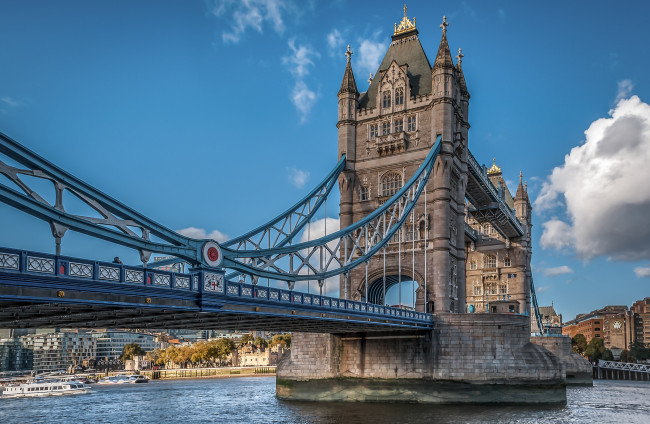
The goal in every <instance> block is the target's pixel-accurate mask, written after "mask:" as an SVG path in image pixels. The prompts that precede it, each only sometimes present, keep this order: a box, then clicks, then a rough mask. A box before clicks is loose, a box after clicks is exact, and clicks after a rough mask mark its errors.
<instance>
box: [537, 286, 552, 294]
mask: <svg viewBox="0 0 650 424" xmlns="http://www.w3.org/2000/svg"><path fill="white" fill-rule="evenodd" d="M549 288H550V287H549V286H542V287H537V290H536V291H537V293H544V292H545V291H548V289H549Z"/></svg>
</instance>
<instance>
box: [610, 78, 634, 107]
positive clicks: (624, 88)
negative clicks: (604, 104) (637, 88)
mask: <svg viewBox="0 0 650 424" xmlns="http://www.w3.org/2000/svg"><path fill="white" fill-rule="evenodd" d="M633 88H634V84H632V81H631V80H629V79H624V80H622V81H619V82H618V91H617V92H616V99H615V100H614V102H615V103H618V102H619V101H621V100H623V99H626V98H628V97H629V96H630V93H632V89H633Z"/></svg>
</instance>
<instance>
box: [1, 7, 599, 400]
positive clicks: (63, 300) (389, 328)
mask: <svg viewBox="0 0 650 424" xmlns="http://www.w3.org/2000/svg"><path fill="white" fill-rule="evenodd" d="M448 25H449V23H448V22H447V20H446V18H444V19H443V22H442V24H441V25H440V27H441V29H442V38H441V41H440V45H439V47H438V50H437V54H436V56H435V60H434V62H433V65H431V63H430V62H429V59H428V57H427V55H426V53H425V52H424V48H423V46H422V44H421V43H420V40H419V38H418V31H417V29H416V27H415V19H412V20H411V19H409V18H408V17H407V16H406V8H405V12H404V18H403V19H402V21H401V22H400V24H399V25H397V24H396V25H395V32H394V34H393V36H392V42H391V44H390V46H389V48H388V51H387V52H386V54H385V56H384V58H383V60H382V62H381V64H380V66H379V69H378V71H377V72H376V74H375V77H374V78H371V80H370V85H369V87H368V89H367V90H366V91H365V92H362V93H360V92H359V91H358V88H357V85H356V80H355V76H354V72H353V65H352V64H353V61H352V56H353V52H352V50H351V49H350V48H349V46H348V49H347V52H346V56H347V63H346V67H345V70H344V74H343V80H342V83H341V88H340V90H339V92H338V123H337V128H338V157H339V161H338V163H337V164H336V166H335V167H334V168H333V169H332V171H331V172H330V173H329V174H328V175H327V176H326V177H325V178H324V179H323V180H322V181H321V182H320V183H319V184H318V185H317V186H316V187H315V188H314V189H313V190H312V191H311V192H309V193H308V194H307V195H306V196H305V197H304V198H302V199H300V200H299V201H298V202H297V203H296V204H294V205H293V206H291V207H290V208H288V209H287V210H286V211H285V212H284V213H282V214H280V215H279V216H277V217H275V218H273V219H271V220H269V221H268V222H267V223H265V224H263V225H261V226H259V227H256V228H254V229H253V230H251V231H249V232H248V233H246V234H244V235H242V236H240V237H237V238H234V239H232V240H230V241H228V242H225V243H217V242H216V241H214V240H200V239H194V238H190V237H186V236H183V235H181V234H178V233H176V232H175V231H172V230H170V229H168V228H166V227H165V226H163V225H161V224H159V223H157V222H155V221H153V220H152V219H150V218H148V217H146V216H144V215H143V214H141V213H139V212H137V211H135V210H133V209H131V208H130V207H128V206H126V205H124V204H123V203H121V202H119V201H118V200H116V199H114V198H113V197H110V196H109V195H107V194H105V193H103V192H101V191H100V190H98V189H96V188H94V187H92V186H90V185H89V184H87V183H85V182H84V181H83V180H81V179H79V178H77V177H74V176H72V175H70V174H69V173H67V172H66V171H64V170H62V169H60V168H59V167H57V166H56V165H54V164H53V163H51V162H49V161H48V160H46V159H45V158H42V157H41V156H39V155H38V154H36V153H34V152H32V151H30V150H29V149H28V148H27V147H25V146H23V145H21V144H20V143H18V142H16V141H15V140H12V139H11V138H10V137H8V136H6V135H4V134H1V133H0V174H2V175H3V176H4V177H6V179H4V180H3V181H0V201H2V202H4V203H6V204H8V205H10V206H13V207H15V208H17V209H19V210H20V211H22V212H24V213H27V214H30V215H32V216H34V217H36V218H38V219H41V220H44V221H46V222H48V223H49V224H50V229H51V232H52V235H53V237H54V240H55V245H56V252H55V254H54V255H50V254H45V253H38V252H30V251H23V250H16V249H12V248H11V247H2V248H0V327H3V326H6V327H44V326H46V327H51V326H90V327H92V326H115V327H134V328H160V327H164V328H172V327H177V328H214V327H221V328H226V327H227V328H233V329H257V330H284V331H293V332H295V333H294V343H293V346H292V353H291V356H290V357H289V358H287V359H285V360H284V361H283V362H282V364H281V366H280V367H279V370H278V383H277V394H278V396H279V397H283V398H291V399H305V400H310V399H311V400H406V401H422V402H511V403H519V402H524V403H525V402H540V403H548V402H551V403H554V402H560V403H562V402H564V401H565V400H566V397H565V392H564V387H565V384H566V381H567V375H572V374H580V375H582V374H581V373H583V372H587V373H588V374H589V375H591V374H590V369H588V370H587V371H585V370H584V369H582V368H584V365H585V364H584V363H581V362H580V361H579V360H578V359H576V358H575V357H571V354H570V351H567V345H566V340H560V341H559V342H558V341H555V340H553V341H549V338H545V337H538V338H534V339H532V340H531V339H530V316H529V311H530V309H531V305H532V306H533V311H534V312H535V313H534V314H533V316H534V317H536V319H539V314H538V311H537V309H538V308H537V303H536V299H535V293H534V288H533V281H532V274H531V269H530V260H531V255H532V248H531V243H530V236H531V228H532V221H531V211H532V208H531V204H530V200H529V198H528V194H527V189H526V186H525V184H524V183H523V182H522V179H521V178H520V181H519V186H518V188H517V191H516V195H515V196H514V197H513V196H512V195H511V193H510V191H509V189H508V187H507V185H506V184H505V181H504V179H503V178H502V176H501V169H500V168H499V167H497V166H496V163H493V166H492V167H491V168H489V169H487V168H486V167H485V166H481V165H479V162H478V161H477V160H476V159H475V158H474V156H473V155H472V154H471V152H470V150H469V146H468V131H469V128H470V125H469V118H468V112H469V99H470V95H469V91H468V88H467V84H466V81H465V76H464V73H463V69H462V59H463V57H464V55H463V54H462V53H461V51H460V49H459V53H458V55H457V56H456V59H457V62H456V63H454V61H453V59H452V57H451V53H450V49H449V45H448V41H447V27H448ZM12 163H14V164H17V165H12ZM24 176H28V177H33V178H36V179H40V180H46V181H49V182H50V183H52V188H53V190H54V196H53V197H54V198H55V202H54V204H50V203H48V202H47V201H46V200H45V198H44V197H43V196H41V195H40V194H39V193H38V192H37V191H36V190H35V189H34V187H32V186H30V181H31V180H32V179H33V178H28V179H25V178H23V177H24ZM336 183H338V186H339V190H340V205H339V216H340V222H341V224H340V228H341V229H340V230H337V231H334V232H331V233H329V234H328V233H327V232H326V234H325V235H324V236H322V237H318V238H316V239H313V240H309V241H307V242H303V241H300V240H301V236H302V235H303V234H304V233H305V232H309V231H310V226H311V223H312V221H313V220H314V219H315V217H316V216H317V213H319V211H323V210H324V211H326V210H327V199H328V196H329V194H330V193H331V192H332V190H333V188H334V186H335V185H336ZM64 193H65V194H66V195H65V196H64ZM69 196H74V197H76V198H77V199H78V200H80V201H82V202H83V203H85V204H86V205H88V206H89V207H90V208H91V209H93V211H94V212H95V216H93V217H91V216H81V215H75V214H73V213H70V212H69V211H68V210H67V209H66V203H65V199H67V198H68V197H69ZM325 214H326V212H325ZM2 225H9V223H6V222H4V221H3V223H2ZM68 230H71V231H76V232H80V233H83V234H86V235H89V236H92V237H96V238H99V239H102V240H105V241H109V242H111V243H115V244H118V245H122V246H126V247H129V248H132V249H136V250H138V251H139V252H140V258H141V260H142V263H143V264H142V266H127V265H121V264H109V263H104V262H101V261H96V260H94V259H93V258H71V257H67V256H65V255H62V251H61V250H62V249H61V242H62V239H63V237H64V236H65V234H66V232H67V231H68ZM152 253H161V254H165V255H169V256H172V257H173V259H171V260H169V261H160V262H155V263H153V264H149V259H150V256H151V254H152ZM178 261H183V262H187V263H189V264H190V266H191V268H190V270H189V272H188V273H173V272H166V271H162V270H160V269H158V268H159V267H160V266H161V265H164V264H166V263H169V262H178ZM333 277H336V278H338V279H339V284H340V296H339V297H329V296H324V295H323V287H324V282H325V280H326V279H328V278H333ZM260 279H266V281H267V285H266V286H264V285H263V284H261V283H260V281H261V280H260ZM297 281H316V282H317V283H318V289H317V293H312V292H309V293H301V292H299V291H297V290H295V283H296V282H297ZM404 281H407V283H406V285H407V290H410V293H409V295H408V296H406V299H412V300H411V304H410V305H409V304H407V302H408V300H406V301H402V298H401V294H402V286H403V284H404ZM408 286H410V288H409V287H408ZM393 287H398V288H399V294H398V304H397V305H395V306H394V307H391V306H388V305H387V303H388V301H389V298H390V296H389V295H388V294H389V292H390V291H391V288H393ZM468 312H469V313H468ZM477 312H486V313H477ZM538 328H541V325H539V326H538ZM558 340H559V339H558ZM531 341H532V342H531ZM541 346H544V347H541ZM569 348H570V345H569ZM581 367H582V368H581ZM586 367H588V365H587V366H586ZM342 379H344V380H342ZM468 388H469V389H472V397H467V395H466V394H464V393H463V391H464V390H465V389H468Z"/></svg>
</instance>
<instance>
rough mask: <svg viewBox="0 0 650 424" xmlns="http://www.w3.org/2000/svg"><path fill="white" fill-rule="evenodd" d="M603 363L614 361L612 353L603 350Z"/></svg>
mask: <svg viewBox="0 0 650 424" xmlns="http://www.w3.org/2000/svg"><path fill="white" fill-rule="evenodd" d="M602 359H603V360H604V361H613V360H614V354H613V353H612V351H611V350H609V349H605V352H603V358H602Z"/></svg>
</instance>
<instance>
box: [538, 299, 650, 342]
mask: <svg viewBox="0 0 650 424" xmlns="http://www.w3.org/2000/svg"><path fill="white" fill-rule="evenodd" d="M540 309H541V308H540ZM562 334H564V335H567V336H570V337H575V336H576V335H577V334H582V335H584V336H585V338H586V339H587V342H590V341H591V340H592V339H593V338H601V339H603V345H604V346H605V348H606V349H614V350H617V349H620V350H624V349H629V347H630V344H632V343H634V342H639V343H643V344H644V345H645V346H650V297H646V298H645V299H643V300H638V301H636V302H634V304H632V306H631V307H630V308H629V309H628V307H627V306H625V305H609V306H605V307H604V308H601V309H596V310H594V311H591V312H589V313H586V314H578V316H576V317H575V318H574V319H572V320H571V321H567V322H566V323H564V324H563V327H562Z"/></svg>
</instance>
